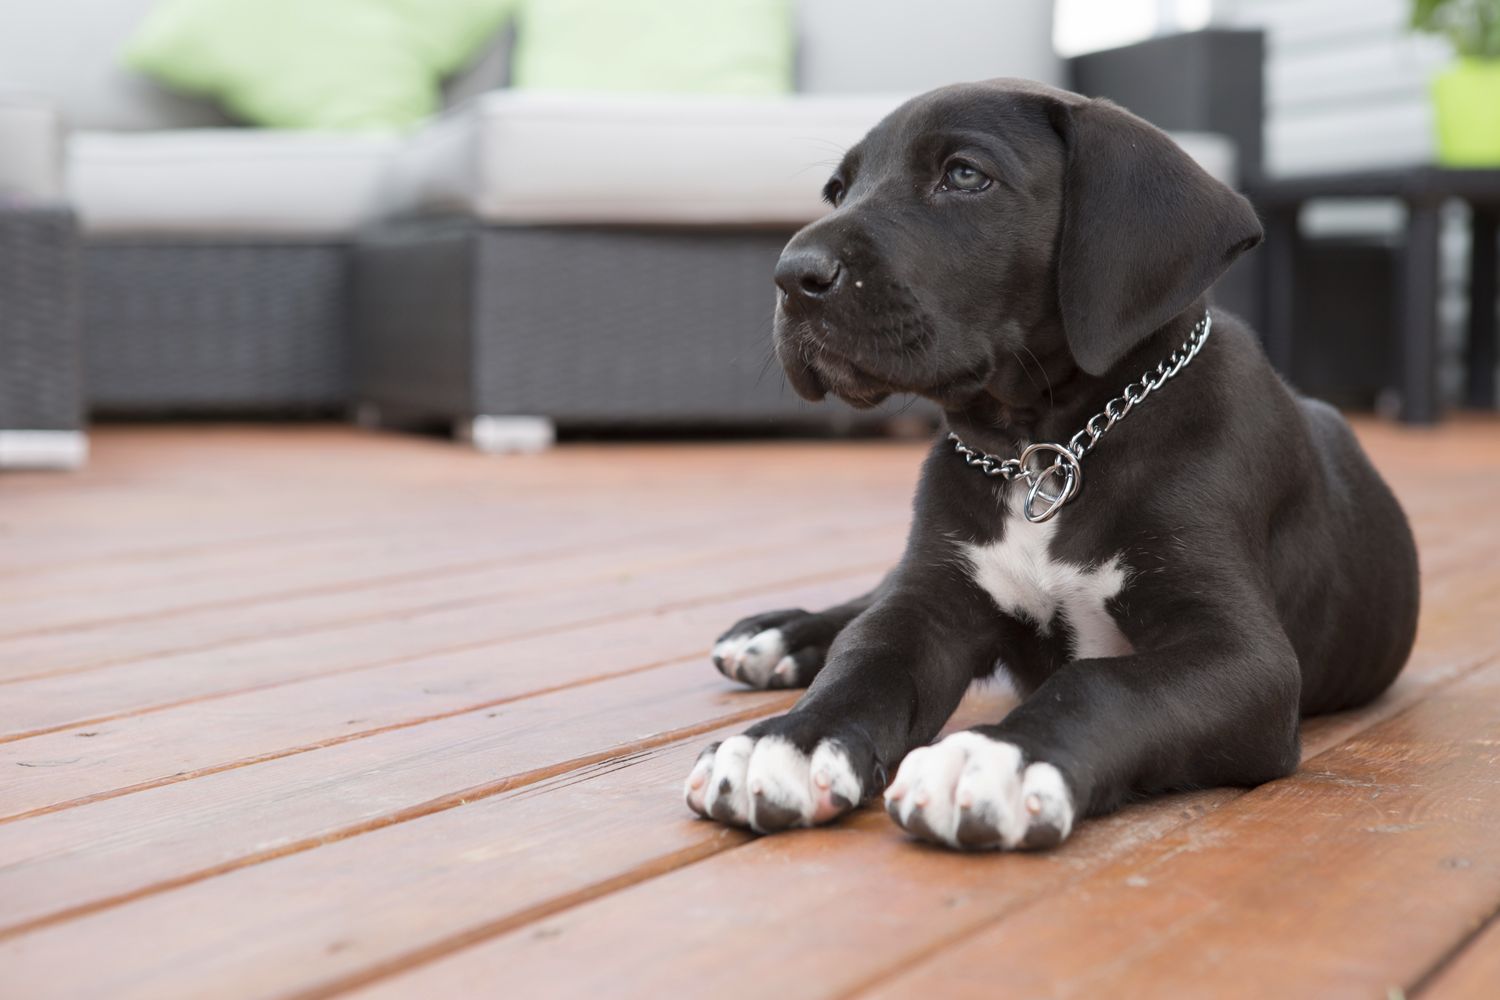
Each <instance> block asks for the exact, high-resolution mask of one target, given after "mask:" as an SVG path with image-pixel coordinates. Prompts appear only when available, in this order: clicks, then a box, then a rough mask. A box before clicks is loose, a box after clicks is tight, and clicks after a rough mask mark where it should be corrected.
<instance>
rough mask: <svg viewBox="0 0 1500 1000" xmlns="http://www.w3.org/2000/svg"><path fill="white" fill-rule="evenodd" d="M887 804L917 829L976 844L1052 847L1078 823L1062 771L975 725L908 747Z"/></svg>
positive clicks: (935, 838) (935, 839)
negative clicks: (1033, 759) (930, 742)
mask: <svg viewBox="0 0 1500 1000" xmlns="http://www.w3.org/2000/svg"><path fill="white" fill-rule="evenodd" d="M885 807H886V811H887V812H889V813H890V814H891V818H892V819H894V820H895V821H896V822H897V823H899V824H900V825H901V826H902V827H903V828H904V829H905V830H906V831H907V832H908V833H910V834H911V835H912V836H914V837H919V838H921V839H922V840H927V841H931V842H932V843H934V844H942V845H944V846H947V847H957V848H963V849H970V850H984V849H1002V850H1016V849H1028V848H1039V847H1052V846H1054V845H1056V844H1059V843H1061V842H1062V841H1063V839H1064V838H1066V837H1067V836H1068V833H1069V832H1070V831H1071V830H1072V828H1073V795H1072V793H1071V792H1070V791H1069V790H1068V785H1067V782H1065V781H1064V780H1063V776H1062V772H1060V771H1058V769H1057V768H1055V767H1053V766H1052V765H1051V764H1048V763H1045V762H1042V761H1037V762H1034V763H1031V764H1026V763H1025V761H1024V760H1023V759H1022V756H1021V751H1020V749H1019V748H1018V747H1016V746H1014V745H1013V744H1010V743H1003V742H1001V741H999V740H993V739H990V738H989V737H988V736H985V735H983V734H982V733H978V732H974V731H972V730H971V731H968V732H962V733H954V734H953V735H952V736H949V737H947V738H946V739H943V740H940V741H939V742H937V743H935V744H933V745H932V746H927V747H920V748H919V749H916V750H913V751H912V752H911V753H909V754H907V756H906V759H905V760H904V761H902V762H901V767H900V769H899V770H897V772H896V780H895V781H893V782H891V787H890V788H888V789H886V792H885Z"/></svg>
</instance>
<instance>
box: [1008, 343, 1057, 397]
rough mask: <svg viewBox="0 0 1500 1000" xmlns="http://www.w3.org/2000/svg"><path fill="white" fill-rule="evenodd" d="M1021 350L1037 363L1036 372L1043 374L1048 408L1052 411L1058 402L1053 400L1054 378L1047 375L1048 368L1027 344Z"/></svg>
mask: <svg viewBox="0 0 1500 1000" xmlns="http://www.w3.org/2000/svg"><path fill="white" fill-rule="evenodd" d="M1021 350H1023V351H1025V352H1026V354H1027V355H1028V356H1029V357H1030V358H1031V360H1032V361H1035V362H1036V370H1037V371H1039V372H1041V373H1042V378H1044V379H1046V380H1047V406H1048V408H1049V409H1050V408H1052V407H1054V406H1056V405H1057V404H1056V401H1055V400H1053V398H1052V376H1051V375H1048V374H1047V367H1046V366H1045V365H1043V364H1042V363H1041V361H1040V360H1038V359H1037V356H1036V355H1035V354H1033V353H1032V352H1031V348H1029V347H1027V346H1026V345H1025V344H1022V345H1021ZM1016 360H1018V361H1019V360H1020V359H1019V358H1017V359H1016Z"/></svg>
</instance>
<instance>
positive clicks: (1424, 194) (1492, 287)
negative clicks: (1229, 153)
mask: <svg viewBox="0 0 1500 1000" xmlns="http://www.w3.org/2000/svg"><path fill="white" fill-rule="evenodd" d="M1250 193H1251V197H1252V198H1253V199H1254V201H1255V203H1256V205H1257V206H1259V207H1260V209H1261V211H1262V213H1263V215H1264V217H1265V222H1266V250H1265V254H1266V272H1267V273H1266V289H1267V291H1266V302H1267V305H1266V312H1267V316H1266V325H1265V332H1266V350H1267V352H1268V353H1269V354H1270V356H1271V360H1272V362H1273V363H1275V364H1276V366H1277V367H1278V368H1280V369H1281V370H1282V371H1284V372H1285V371H1290V370H1291V359H1292V354H1293V351H1295V350H1296V344H1295V343H1294V335H1293V316H1294V300H1293V296H1294V295H1295V294H1296V292H1295V289H1296V284H1297V246H1298V242H1299V238H1298V229H1297V219H1298V215H1299V213H1300V211H1301V209H1302V206H1303V205H1304V204H1306V203H1307V202H1309V201H1312V200H1314V199H1326V198H1395V199H1399V200H1400V201H1402V202H1403V203H1405V205H1406V209H1407V217H1406V238H1405V243H1404V246H1403V250H1402V265H1401V269H1400V280H1399V287H1398V288H1397V290H1396V301H1397V309H1398V310H1399V311H1400V318H1401V324H1400V326H1401V350H1400V359H1401V363H1400V371H1401V375H1400V383H1401V384H1400V391H1401V417H1402V419H1403V420H1405V421H1407V422H1409V423H1418V424H1425V423H1432V422H1434V421H1436V420H1437V419H1438V416H1439V412H1440V406H1439V394H1438V374H1437V373H1438V351H1437V328H1438V327H1437V308H1438V236H1439V229H1440V227H1439V225H1438V223H1439V217H1438V213H1439V211H1440V209H1441V208H1442V206H1443V203H1444V202H1446V201H1449V200H1453V199H1458V200H1462V201H1466V202H1468V203H1469V206H1470V208H1471V209H1472V210H1473V247H1472V252H1471V257H1470V271H1469V334H1468V348H1467V365H1466V367H1467V369H1468V374H1467V387H1466V388H1467V392H1466V398H1467V402H1468V403H1469V405H1471V406H1478V407H1484V408H1493V407H1494V406H1495V362H1496V343H1495V339H1496V292H1497V287H1496V286H1497V280H1500V277H1497V272H1500V265H1497V261H1496V235H1497V229H1500V170H1449V169H1445V168H1441V167H1426V166H1424V167H1413V168H1409V169H1405V170H1379V171H1368V172H1361V173H1346V174H1327V175H1319V176H1310V177H1296V178H1287V179H1282V180H1269V181H1260V182H1258V183H1255V184H1253V185H1252V186H1251V192H1250ZM1372 291H1373V290H1372Z"/></svg>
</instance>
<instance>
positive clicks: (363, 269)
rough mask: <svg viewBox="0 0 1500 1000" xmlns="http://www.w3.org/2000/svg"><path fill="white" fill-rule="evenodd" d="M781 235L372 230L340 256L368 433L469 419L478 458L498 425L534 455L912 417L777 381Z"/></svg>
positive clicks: (497, 443) (418, 226) (421, 226)
mask: <svg viewBox="0 0 1500 1000" xmlns="http://www.w3.org/2000/svg"><path fill="white" fill-rule="evenodd" d="M790 235H791V233H790V231H789V230H781V229H754V228H741V229H734V228H714V229H682V228H675V229H674V228H625V227H597V228H596V227H560V226H559V227H550V226H539V227H522V226H516V227H498V226H493V227H487V226H479V225H476V224H475V223H473V222H469V221H456V220H454V221H428V222H411V223H406V224H402V225H392V226H387V227H383V228H381V229H379V230H377V231H375V232H373V233H371V234H369V235H368V236H367V237H366V238H365V239H364V240H362V241H361V243H360V244H359V245H358V247H357V248H356V252H355V256H356V265H355V271H356V278H355V288H356V293H355V324H356V327H357V329H358V330H359V331H360V335H359V344H358V351H357V358H356V372H357V375H356V398H357V399H358V400H359V401H360V403H361V405H362V407H363V408H364V410H365V412H366V413H367V414H370V413H372V411H373V412H378V414H379V419H380V420H382V421H384V422H392V423H402V422H406V421H411V420H432V419H440V420H448V421H453V422H455V423H457V424H458V425H460V430H463V429H464V425H466V424H467V423H468V422H470V421H475V420H478V421H480V427H479V428H476V430H477V431H478V433H476V434H474V435H473V436H474V437H475V438H476V443H478V444H480V445H481V446H484V445H485V443H486V442H485V440H484V439H483V438H484V435H485V431H484V430H483V428H492V429H493V428H496V427H499V428H502V430H501V432H500V433H499V434H498V435H497V436H496V437H495V438H493V439H492V441H493V445H494V447H496V448H498V449H505V448H507V447H526V446H528V445H530V446H540V445H544V444H545V443H546V438H547V435H548V434H550V429H548V428H547V426H546V425H547V424H549V423H555V424H557V425H562V426H572V427H584V428H596V427H605V426H607V427H652V426H654V427H674V428H695V427H705V426H724V425H731V424H732V425H737V426H740V427H766V428H769V427H774V426H783V427H797V426H802V427H820V426H821V427H830V426H831V427H834V428H847V427H851V426H853V425H855V424H858V423H862V422H863V423H869V422H878V421H883V420H886V419H888V418H889V417H890V416H891V415H892V414H893V413H896V412H897V411H898V410H900V409H901V408H902V407H910V406H912V404H911V403H910V402H909V401H900V400H898V401H892V402H890V403H888V404H887V405H886V406H884V407H881V408H877V409H875V410H871V411H865V412H857V411H855V410H852V409H850V408H848V407H844V406H842V405H839V404H835V403H832V402H824V403H820V404H818V405H817V406H813V405H810V404H808V403H805V402H803V401H802V400H801V399H799V398H798V397H797V396H796V394H795V393H793V392H792V390H791V389H790V388H789V387H788V386H787V385H786V382H785V379H784V377H783V375H782V372H781V369H780V367H779V366H778V365H777V364H776V363H775V361H774V359H773V358H772V351H771V318H772V315H773V309H774V302H775V300H774V288H773V287H772V285H771V280H770V275H771V271H772V270H773V268H774V266H775V263H776V259H777V257H778V256H779V255H780V253H781V248H782V246H783V245H784V244H785V243H786V240H787V239H788V237H789V236H790ZM915 412H917V413H926V412H928V411H927V409H926V407H925V404H924V405H923V407H921V408H919V409H916V411H915ZM497 418H498V419H497ZM538 425H540V426H541V430H540V435H541V436H540V437H539V436H538ZM505 427H511V428H513V429H514V430H515V432H516V433H517V435H518V436H517V437H516V439H515V440H514V441H506V440H505V433H504V431H503V428H505Z"/></svg>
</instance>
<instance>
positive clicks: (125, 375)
mask: <svg viewBox="0 0 1500 1000" xmlns="http://www.w3.org/2000/svg"><path fill="white" fill-rule="evenodd" d="M348 257H349V252H348V247H347V246H345V245H342V244H297V243H284V244H272V243H183V242H170V241H166V240H148V239H145V238H142V239H139V240H119V241H114V240H111V241H101V242H93V243H90V244H88V245H86V246H85V249H84V254H83V274H84V299H83V331H84V343H85V345H86V352H85V354H86V371H87V382H86V384H87V391H88V398H89V403H90V405H91V407H92V408H93V409H94V410H95V411H96V412H103V413H129V414H149V413H172V412H195V413H230V412H265V413H296V412H307V411H320V410H332V409H337V408H339V407H342V406H343V405H345V404H346V403H347V401H348V396H349V384H350V370H349V369H350V365H349V354H350V350H349V347H350V345H349V339H350V338H349V329H348V328H349V323H348V298H349V259H348Z"/></svg>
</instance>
